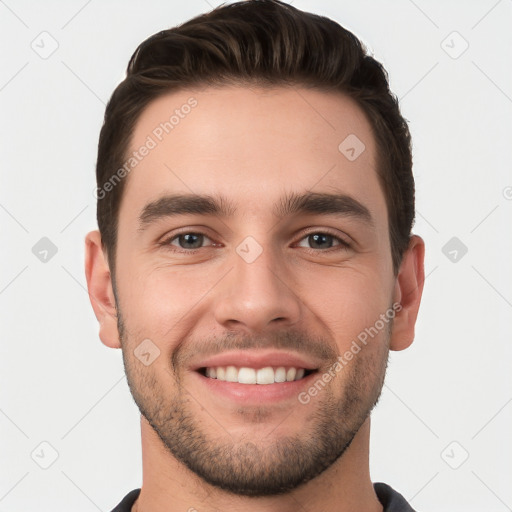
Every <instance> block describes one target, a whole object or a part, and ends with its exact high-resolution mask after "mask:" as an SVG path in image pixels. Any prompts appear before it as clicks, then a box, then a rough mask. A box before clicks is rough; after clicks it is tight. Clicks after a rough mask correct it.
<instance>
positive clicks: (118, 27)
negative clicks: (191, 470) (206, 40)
mask: <svg viewBox="0 0 512 512" xmlns="http://www.w3.org/2000/svg"><path fill="white" fill-rule="evenodd" d="M218 3H220V2H215V1H214V0H208V2H206V1H205V0H190V1H188V2H185V3H182V2H177V1H169V0H167V1H156V0H153V1H145V2H134V1H128V2H126V1H125V2H121V1H110V2H100V0H92V1H89V2H87V1H84V0H74V1H68V2H57V1H53V2H52V1H45V2H35V1H27V0H25V1H18V2H16V1H15V0H5V1H0V48H1V65H0V108H1V117H0V129H1V132H0V144H1V154H0V162H1V165H0V172H1V180H2V181H1V185H2V186H1V189H0V222H1V233H2V238H1V239H2V250H1V261H0V267H1V273H0V311H1V314H2V331H1V335H2V339H1V348H0V350H1V352H0V433H1V434H0V450H1V452H0V512H1V511H7V510H8V511H11V512H15V511H32V510H38V511H42V512H43V511H55V510H73V511H76V512H81V511H83V512H94V511H95V510H102V511H110V510H111V509H112V508H113V507H114V506H115V505H116V504H117V503H118V502H119V501H120V500H121V498H122V497H123V496H124V495H125V494H126V493H127V492H128V491H130V490H131V489H134V488H136V487H140V485H141V476H142V475H141V449H140V431H139V414H138V409H137V408H136V406H135V405H134V403H133V401H132V398H131V395H130V393H129V390H128V387H127V383H126V379H125V378H124V371H123V367H122V360H121V352H120V351H119V350H112V349H107V348H106V347H105V346H103V345H102V344H101V342H100V340H99V338H98V328H97V323H96V319H95V317H94V314H93V312H92V308H91V306H90V303H89V299H88V296H87V293H86V288H85V287H86V284H85V276H84V266H83V259H84V250H83V249H84V236H85V234H86V233H87V232H88V231H89V230H91V229H95V228H96V221H95V208H96V204H95V199H94V197H93V194H92V191H93V189H94V187H95V180H94V167H95V161H96V147H97V141H98V135H99V130H100V127H101V123H102V117H103V113H104V108H105V103H106V101H107V100H108V98H109V97H110V94H111V93H112V91H113V89H114V88H115V86H116V85H117V83H118V82H119V81H120V80H121V79H122V77H123V75H124V71H125V68H126V65H127V63H128V59H129V58H130V56H131V55H132V53H133V51H134V50H135V48H136V47H137V45H138V44H139V43H140V42H142V41H143V40H144V39H145V38H147V37H148V36H150V35H151V34H153V33H155V32H157V31H160V30H162V29H164V28H168V27H171V26H173V25H176V24H178V23H181V22H183V21H185V20H187V19H189V18H191V17H193V16H195V15H197V14H199V13H201V12H205V11H207V10H210V8H211V7H210V6H212V7H213V6H215V5H218ZM293 5H294V6H296V7H298V8H300V9H303V10H309V11H311V12H315V13H318V14H325V15H327V16H329V17H332V18H334V19H335V20H336V21H338V22H339V23H341V24H342V25H343V26H345V27H346V28H348V29H349V30H352V31H353V32H354V33H355V34H356V35H357V36H359V37H360V38H361V39H362V40H363V41H364V42H365V43H366V44H367V45H368V47H369V48H370V50H371V51H372V52H373V53H374V55H375V57H376V58H377V59H378V60H380V61H382V62H383V63H384V65H385V67H386V69H387V70H388V72H389V75H390V81H391V88H392V90H393V91H394V92H395V93H396V94H397V96H398V97H399V98H401V107H402V112H403V114H404V116H405V118H406V119H408V121H409V122H410V129H411V132H412V136H413V143H414V162H415V163H414V172H415V177H416V184H417V222H416V225H415V228H414V231H415V232H416V233H418V234H420V235H421V236H423V238H424V239H425V241H426V245H427V255H426V273H427V275H428V277H427V280H426V283H425V291H424V297H423V302H422V306H421V308H420V315H419V319H418V324H417V332H416V340H415V342H414V343H413V345H412V346H411V347H410V348H409V349H408V350H406V351H404V352H399V353H393V354H392V357H391V360H390V366H389V369H388V377H387V381H386V385H385V388H384V390H383V395H382V398H381V402H380V403H379V405H378V406H377V408H376V410H375V412H374V415H373V420H372V440H371V475H372V480H373V481H384V482H387V483H388V484H390V485H392V486H393V487H395V488H396V489H397V490H398V491H400V492H401V493H402V494H403V495H404V496H405V497H406V498H407V499H408V500H409V501H410V502H411V504H412V505H413V507H414V508H416V509H417V510H418V511H429V510H430V511H436V512H442V511H482V510H485V511H486V512H490V511H497V512H501V511H505V510H512V508H511V507H512V486H510V482H511V481H512V480H511V477H512V470H511V460H512V437H511V435H510V426H511V420H512V403H511V401H512V386H511V380H512V379H511V377H510V374H511V372H510V369H511V358H510V356H511V352H512V348H511V346H512V344H511V343H510V328H511V327H512V271H511V264H510V262H511V260H512V243H511V234H512V230H511V220H512V200H511V199H512V188H510V187H511V186H512V172H511V163H510V157H511V150H510V148H511V145H512V144H511V143H512V139H511V135H512V80H511V79H512V68H511V64H510V63H511V62H512V31H511V30H510V27H511V26H512V2H511V1H510V0H500V1H496V0H482V1H478V2H477V1H471V2H469V1H465V2H462V1H458V2H455V1H440V0H439V1H430V2H427V1H426V0H415V2H413V1H412V0H396V1H388V2H379V1H360V2H356V1H352V2H347V1H337V2H336V1H334V0H329V1H327V0H323V1H316V2H314V1H313V0H294V1H293ZM43 31H46V32H48V33H49V34H50V37H49V36H47V35H43V36H40V34H41V32H43ZM454 31H456V32H458V34H459V35H457V34H453V32H454ZM42 37H45V38H46V39H45V42H44V45H45V48H46V49H48V48H51V44H52V40H53V39H54V40H55V41H57V43H58V48H57V50H56V51H55V52H54V53H53V54H52V55H51V56H49V57H48V58H46V59H43V58H41V57H40V56H39V55H38V53H36V51H34V50H33V48H32V47H31V44H34V45H36V44H39V46H40V47H41V46H42V45H43V43H41V38H42ZM33 41H35V43H32V42H33ZM443 41H444V42H443ZM464 41H467V43H468V44H469V47H468V48H467V50H466V51H464V52H463V53H462V54H461V55H460V56H458V57H457V58H453V57H454V56H457V55H458V54H459V53H460V52H461V51H462V50H463V49H464V46H465V42H464ZM40 51H41V50H40ZM449 53H451V55H449ZM507 187H508V188H507ZM42 237H48V238H49V239H50V240H51V241H52V242H53V243H54V244H55V246H56V247H57V250H58V252H57V253H56V254H55V256H53V257H52V258H51V259H50V260H49V261H47V262H46V263H43V262H41V261H40V260H39V259H38V258H37V257H36V256H35V255H34V254H33V252H32V247H33V246H34V245H35V244H36V243H37V242H38V241H39V240H40V239H41V238H42ZM452 237H457V238H458V239H459V240H460V241H461V242H462V243H463V244H464V245H465V246H466V247H467V249H468V252H467V254H465V255H464V256H462V257H460V254H461V253H460V251H459V252H458V257H457V258H458V260H457V261H456V262H453V261H451V260H450V259H449V258H448V257H447V256H445V254H444V253H443V251H442V248H443V247H444V246H445V244H446V243H447V242H448V241H449V240H450V239H451V238H452ZM448 249H450V247H448ZM445 252H448V250H446V251H445ZM41 442H47V443H49V444H50V445H51V447H53V448H50V447H48V445H42V446H41V445H40V443H41ZM453 442H455V444H451V443H453ZM447 447H448V448H447ZM34 450H35V452H34ZM41 450H42V451H41ZM52 450H55V451H56V453H57V454H58V458H57V459H56V460H55V462H54V463H53V464H52V465H51V466H50V467H48V469H43V468H41V467H40V465H39V464H45V463H47V464H48V463H50V462H51V457H52ZM33 453H34V455H31V454H33ZM35 454H39V458H38V457H37V456H36V455H35ZM467 455H468V458H467V460H465V461H464V458H465V457H466V456H467ZM36 461H37V462H36ZM463 461H464V462H463ZM462 462H463V463H462ZM38 463H39V464H38ZM450 465H451V466H459V465H460V467H458V469H453V468H452V467H450Z"/></svg>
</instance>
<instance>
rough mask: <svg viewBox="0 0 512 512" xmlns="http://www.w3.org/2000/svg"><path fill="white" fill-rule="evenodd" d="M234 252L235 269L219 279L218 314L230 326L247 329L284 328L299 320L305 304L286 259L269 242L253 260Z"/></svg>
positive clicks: (227, 327) (221, 322) (222, 321)
mask: <svg viewBox="0 0 512 512" xmlns="http://www.w3.org/2000/svg"><path fill="white" fill-rule="evenodd" d="M249 261H250V260H246V259H244V258H243V257H241V256H240V255H239V254H238V253H236V252H235V254H234V255H233V258H232V260H231V261H230V263H232V266H233V268H232V270H231V271H230V272H228V274H227V275H226V277H225V278H224V279H223V280H222V281H221V283H219V287H217V289H216V292H217V295H216V297H215V302H214V303H215V318H216V320H217V322H218V323H219V324H220V325H222V326H223V327H224V328H226V329H228V330H232V329H240V328H242V329H243V330H245V331H247V333H250V334H252V333H254V332H262V331H264V330H267V329H269V328H272V327H274V326H275V327H274V328H276V329H277V328H279V329H283V328H285V327H291V326H292V325H294V324H296V323H298V321H299V319H300V317H301V311H302V308H303V307H304V306H303V304H302V302H301V300H300V298H299V297H298V296H297V294H296V292H295V291H294V289H293V288H294V287H293V282H291V281H292V279H291V277H290V272H289V271H287V269H286V266H285V262H284V261H282V258H278V257H277V256H276V255H275V253H274V251H272V250H271V249H269V248H268V246H266V247H265V248H264V249H263V251H262V252H261V254H260V255H259V256H258V257H257V258H256V259H255V260H254V261H252V262H249Z"/></svg>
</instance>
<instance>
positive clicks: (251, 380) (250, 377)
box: [238, 368, 256, 384]
mask: <svg viewBox="0 0 512 512" xmlns="http://www.w3.org/2000/svg"><path fill="white" fill-rule="evenodd" d="M238 382H240V383H241V384H256V370H254V368H240V370H238Z"/></svg>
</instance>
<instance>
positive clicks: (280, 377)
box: [274, 366, 286, 382]
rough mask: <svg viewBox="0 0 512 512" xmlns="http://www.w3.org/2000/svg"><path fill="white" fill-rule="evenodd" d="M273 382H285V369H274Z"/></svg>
mask: <svg viewBox="0 0 512 512" xmlns="http://www.w3.org/2000/svg"><path fill="white" fill-rule="evenodd" d="M274 381H275V382H286V368H284V367H283V366H280V367H279V368H276V370H275V372H274Z"/></svg>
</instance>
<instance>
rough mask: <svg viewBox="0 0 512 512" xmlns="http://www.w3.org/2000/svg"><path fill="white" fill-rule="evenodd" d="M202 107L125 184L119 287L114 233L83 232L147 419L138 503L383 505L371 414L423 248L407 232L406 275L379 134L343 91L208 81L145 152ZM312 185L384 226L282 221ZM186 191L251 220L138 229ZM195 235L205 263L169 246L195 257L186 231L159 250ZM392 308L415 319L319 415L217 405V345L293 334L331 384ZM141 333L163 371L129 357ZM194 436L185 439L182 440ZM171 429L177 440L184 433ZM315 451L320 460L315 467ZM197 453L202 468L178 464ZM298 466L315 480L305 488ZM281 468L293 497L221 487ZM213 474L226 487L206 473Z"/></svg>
mask: <svg viewBox="0 0 512 512" xmlns="http://www.w3.org/2000/svg"><path fill="white" fill-rule="evenodd" d="M191 96H193V97H194V98H195V99H196V100H197V102H198V103H197V106H196V107H195V108H194V109H193V110H192V111H191V112H190V114H188V115H187V116H185V117H184V118H183V119H181V120H180V122H179V124H178V125H177V126H175V127H174V129H173V130H172V132H171V133H170V134H168V135H166V136H165V137H164V138H163V140H162V141H161V142H160V143H159V144H158V145H157V147H156V148H154V149H152V150H151V152H150V153H149V154H148V155H147V156H146V157H145V158H144V159H143V160H142V161H141V162H140V163H139V164H138V165H137V166H136V167H135V168H134V169H133V170H132V171H131V172H130V174H129V176H128V181H127V183H126V188H125V190H124V195H123V200H122V203H121V208H120V216H119V231H118V247H117V252H116V255H115V257H116V275H115V279H116V289H115V294H114V288H113V282H112V276H111V273H110V271H109V266H108V261H107V257H106V254H105V253H104V251H103V250H102V248H101V238H100V234H99V232H98V231H91V232H90V233H89V234H88V235H87V236H86V265H85V267H86V278H87V285H88V290H89V294H90V298H91V304H92V307H93V309H94V312H95V315H96V317H97V319H98V321H99V323H100V338H101V340H102V342H103V343H104V344H105V345H107V346H109V347H112V348H122V350H123V360H124V364H125V368H126V371H127V377H128V382H129V384H130V389H131V391H132V394H133V395H134V398H135V400H136V402H137V404H138V405H139V407H140V408H141V411H142V412H144V413H145V415H144V414H143V415H141V434H142V455H143V484H142V490H141V494H140V496H139V498H138V500H137V501H136V503H135V505H134V507H133V509H132V510H136V511H137V512H145V511H149V510H151V511H153V512H160V511H164V510H165V511H184V510H189V509H190V510H194V509H195V510H197V511H201V512H202V511H208V512H213V511H215V510H223V511H235V510H244V511H249V512H252V511H254V512H255V511H268V512H277V511H279V512H292V511H296V510H297V509H298V508H297V507H298V506H299V504H300V506H301V507H300V509H301V510H307V511H314V510H323V511H325V512H335V511H336V512H343V511H349V510H360V511H368V512H370V511H371V512H377V511H382V505H381V504H380V502H379V501H378V499H377V497H376V495H375V492H374V490H373V486H372V482H371V479H370V475H369V462H368V456H369V436H370V417H369V413H370V411H371V409H372V407H373V406H374V404H375V402H376V401H377V399H378V396H379V394H380V391H381V388H382V383H383V379H384V374H385V368H386V363H387V357H388V351H389V350H402V349H405V348H407V347H408V346H409V345H410V344H411V343H412V341H413V339H414V325H415V322H416V317H417V313H418V308H419V304H420V300H421V294H422V290H423V281H424V268H423V261H424V243H423V240H422V239H421V238H420V237H418V236H416V235H413V236H412V237H411V240H410V245H409V249H408V250H407V251H406V252H405V254H404V256H403V259H402V263H401V266H400V269H399V272H398V274H397V275H395V274H394V272H393V268H392V260H391V248H390V242H389V227H388V222H387V208H386V201H385V197H384V194H383V191H382V189H381V186H380V183H379V180H378V177H377V173H376V161H377V155H376V147H375V141H374V139H373V136H372V134H371V128H370V124H369V123H368V121H367V119H366V118H365V116H364V114H363V112H362V111H361V110H360V108H359V107H358V106H357V105H356V104H355V103H354V102H353V101H352V100H350V99H348V98H346V97H344V96H342V95H340V94H334V93H326V92H321V91H314V90H307V89H304V88H300V87H296V88H285V87H279V88H274V89H261V88H247V87H235V86H223V87H219V88H211V87H210V88H203V89H195V90H187V91H180V92H173V93H171V94H167V95H165V96H163V97H162V98H159V99H157V100H155V101H153V102H152V103H151V104H150V105H149V106H148V107H147V108H146V110H145V111H144V112H143V113H142V115H141V117H140V119H139V120H138V122H137V124H136V127H135V131H134V134H133V138H132V140H131V147H132V150H134V149H136V148H139V147H140V146H141V145H142V144H144V141H145V140H146V138H147V136H148V135H149V134H151V133H152V131H153V130H154V128H155V127H156V126H158V125H159V123H161V122H163V121H164V120H165V119H168V118H169V115H170V114H172V112H173V111H174V110H175V109H176V108H180V106H181V105H183V104H185V103H186V102H187V100H188V99H189V98H190V97H191ZM349 134H356V135H357V137H358V138H359V139H360V140H361V141H363V142H364V144H365V150H364V151H363V153H362V154H361V155H360V156H359V157H358V158H357V159H356V160H354V161H349V160H348V159H347V158H346V157H345V156H344V155H343V154H342V153H341V152H340V151H339V150H338V145H339V144H340V143H341V142H342V141H343V140H344V139H345V138H346V137H347V135H349ZM306 191H311V192H328V193H333V192H340V193H344V194H347V195H349V196H351V197H353V198H355V199H356V200H357V201H359V202H360V203H362V204H363V205H364V206H366V208H367V209H368V210H369V211H370V213H371V216H372V219H373V225H369V224H367V223H365V222H362V221H361V220H359V219H357V218H355V217H353V216H352V217H350V216H347V217H344V218H338V217H331V216H326V215H321V214H308V215H305V214H300V215H294V216H291V217H287V218H283V219H277V218H276V217H275V216H274V215H273V214H272V207H273V206H274V205H275V204H276V203H277V202H278V200H279V198H280V197H281V196H282V195H283V194H285V193H289V192H299V193H302V192H306ZM178 192H180V193H191V192H193V193H197V194H223V195H225V196H226V197H228V198H229V199H230V200H232V201H233V202H234V203H235V204H236V206H237V212H236V214H235V215H234V216H233V217H232V218H226V219H220V218H217V217H214V216H212V215H209V216H199V215H192V214H188V215H186V216H182V217H178V218H167V219H161V220H159V221H158V222H157V223H155V224H154V225H151V226H149V227H148V228H147V229H146V230H145V231H143V232H140V231H138V227H139V225H138V216H139V214H140V212H141V210H142V208H143V207H144V205H145V204H146V203H147V202H148V201H151V200H155V199H157V198H158V197H160V196H161V195H162V194H164V193H178ZM181 228H186V229H184V230H183V232H182V233H181V234H183V233H195V232H197V231H200V232H203V233H204V234H205V235H206V238H204V239H201V240H200V241H199V242H198V244H199V246H200V248H199V249H198V250H197V252H196V253H195V254H187V253H186V252H182V253H177V252H173V251H172V248H174V249H176V250H181V251H187V250H190V249H189V247H190V242H189V243H188V245H187V244H186V242H185V243H183V240H181V245H180V239H179V238H174V239H173V240H174V241H173V242H172V245H171V246H170V247H169V245H167V246H163V245H159V242H162V241H163V240H167V239H169V238H171V237H172V236H173V235H175V234H176V231H177V230H178V229H180V231H182V230H181ZM326 231H327V232H328V233H329V234H332V235H334V236H339V237H340V238H341V239H342V240H345V241H349V242H350V248H346V247H343V246H341V247H340V246H338V245H337V243H338V242H337V241H336V239H327V241H326V242H323V245H319V246H318V245H317V246H315V245H313V243H312V242H311V240H310V238H308V235H312V234H314V233H325V232H326ZM247 236H251V237H253V238H254V239H255V240H256V241H257V242H258V244H259V246H260V247H261V248H262V253H261V254H260V256H259V257H258V258H257V259H256V260H255V261H253V262H252V263H247V261H245V260H244V259H243V258H241V257H240V255H239V254H238V253H237V252H236V248H237V246H238V245H239V244H240V243H241V242H242V241H243V240H244V239H245V237H247ZM169 243H170V242H169ZM201 243H202V246H201ZM192 247H197V246H196V245H193V246H192ZM333 248H334V249H338V250H333ZM327 251H329V252H327ZM116 298H117V303H116ZM395 302H397V303H400V304H401V309H400V311H399V312H397V313H396V315H395V316H394V319H393V322H392V325H391V323H390V324H389V325H388V326H387V328H385V329H381V330H380V331H379V333H378V335H376V336H375V337H373V338H372V339H371V342H369V343H368V344H367V345H365V346H364V347H363V349H362V350H361V351H360V352H359V353H358V354H357V355H354V357H353V359H352V360H351V361H349V362H348V363H347V364H346V366H344V367H343V369H342V370H341V371H339V372H337V373H336V377H335V378H333V379H332V380H331V381H330V382H328V383H327V384H326V386H325V388H323V389H322V391H320V392H319V393H318V395H317V396H315V397H312V398H311V400H310V401H309V403H307V404H301V403H300V402H299V401H298V400H297V397H293V398H292V399H286V400H283V401H281V402H277V403H272V404H260V405H258V406H255V405H245V406H240V405H239V404H235V403H233V402H232V401H230V400H228V399H225V398H224V397H222V396H220V395H218V394H216V393H210V394H208V392H207V389H206V388H205V386H204V384H203V383H202V382H199V380H198V379H197V375H194V374H193V372H192V370H191V369H190V365H191V363H192V362H197V361H200V360H201V357H202V356H206V355H210V353H214V352H212V351H210V348H211V347H215V351H216V352H219V351H220V352H222V350H223V349H224V347H228V346H229V348H234V347H244V348H249V347H258V348H262V349H263V348H266V349H268V348H269V347H274V346H278V347H279V348H282V349H283V350H286V351H293V350H294V348H295V345H294V339H295V340H298V341H297V343H298V347H299V348H298V349H297V350H296V352H297V353H301V354H307V355H309V354H310V353H311V352H310V349H311V348H312V347H313V346H315V347H317V348H318V349H319V352H318V353H319V354H320V353H321V354H323V356H322V357H319V358H318V363H319V376H321V375H322V374H323V373H324V372H325V371H327V370H328V368H329V367H331V366H332V364H333V363H334V362H335V360H336V356H337V355H342V354H344V353H345V352H346V351H347V350H349V349H350V346H351V343H352V342H353V340H355V339H356V338H357V336H358V334H360V333H361V332H363V331H364V329H365V328H368V327H370V326H373V325H374V324H375V322H376V320H377V319H378V318H379V315H381V314H383V313H384V312H385V311H386V310H389V308H390V307H391V305H392V304H393V303H395ZM120 330H121V332H120ZM294 337H295V338H294ZM144 339H150V340H151V341H152V343H154V344H155V345H156V346H157V347H158V349H159V350H160V355H159V357H157V358H156V359H155V360H154V361H153V362H152V363H151V364H150V365H149V366H145V365H144V364H141V362H140V361H139V360H138V359H137V358H136V357H135V355H134V352H133V351H134V349H136V348H137V346H138V345H139V344H140V343H141V341H142V340H144ZM299 341H300V343H299ZM209 347H210V348H209ZM212 350H213V349H212ZM216 352H215V353H216ZM305 389H306V390H307V388H305ZM145 416H148V417H149V419H150V420H151V422H150V421H148V419H147V418H146V417H145ZM185 425H186V426H187V428H188V430H186V431H184V430H180V428H181V429H184V426H185ZM155 427H156V429H155ZM157 430H160V432H159V433H157ZM173 432H174V433H176V432H177V433H178V434H179V436H181V437H179V436H178V437H176V435H177V434H175V438H174V439H173V438H172V435H173V434H172V433H173ZM166 436H167V437H166ZM342 441H343V442H342ZM347 445H348V446H347ZM293 446H296V447H300V450H295V451H294V450H292V448H293ZM219 447H220V448H221V449H219ZM286 448H289V450H288V451H286ZM194 449H195V450H196V451H195V452H193V450H194ZM216 449H217V451H215V450H216ZM326 449H327V451H326ZM179 450H181V451H182V452H185V453H179V454H177V451H179ZM315 450H317V452H318V451H320V453H321V457H317V458H315V457H314V453H315ZM322 450H323V451H322ZM297 451H300V453H299V454H297V453H296V452H297ZM191 454H194V456H196V463H197V464H196V465H197V467H196V468H193V469H190V467H188V466H187V465H186V464H184V463H183V461H182V460H180V457H182V456H185V458H186V457H187V455H188V456H190V455H191ZM212 454H215V458H214V459H211V458H210V455H212ZM237 461H242V465H241V466H240V465H239V466H237ZM301 464H302V465H304V466H307V469H309V470H310V471H309V473H308V475H309V476H308V478H309V479H308V480H307V481H305V482H303V483H302V484H299V483H298V482H297V481H296V480H297V478H298V473H297V472H298V471H299V470H298V469H297V468H299V466H300V465H301ZM230 469H231V471H230ZM315 470H316V473H315ZM269 472H270V473H269ZM273 472H275V474H274V473H273ZM269 474H270V475H272V478H271V479H270V480H269V482H270V481H274V480H275V478H274V477H276V478H277V477H285V479H286V478H289V480H288V481H289V483H290V486H289V488H288V489H287V490H286V491H285V492H282V493H280V494H278V493H273V494H268V495H262V493H259V494H258V493H257V492H255V491H254V490H253V493H252V495H250V493H249V492H246V493H245V494H244V492H243V489H242V487H243V485H242V484H241V483H240V482H239V483H240V488H239V492H233V490H231V491H230V490H227V487H225V488H223V487H222V482H221V480H222V479H224V480H226V481H227V480H229V479H230V478H231V479H233V475H235V476H236V475H242V476H243V477H244V478H247V479H249V478H252V479H253V480H252V483H255V487H254V488H253V489H257V483H258V479H261V478H264V477H265V475H267V478H268V475H269ZM213 475H216V477H218V478H219V479H220V480H219V481H217V482H214V483H212V481H208V478H205V476H206V477H208V476H209V477H212V478H213ZM259 481H260V482H261V480H259ZM292 482H295V483H292ZM245 484H246V485H247V484H248V482H247V481H246V482H245ZM228 487H229V486H228ZM246 490H247V488H246Z"/></svg>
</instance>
